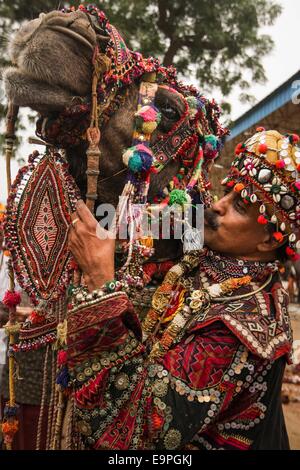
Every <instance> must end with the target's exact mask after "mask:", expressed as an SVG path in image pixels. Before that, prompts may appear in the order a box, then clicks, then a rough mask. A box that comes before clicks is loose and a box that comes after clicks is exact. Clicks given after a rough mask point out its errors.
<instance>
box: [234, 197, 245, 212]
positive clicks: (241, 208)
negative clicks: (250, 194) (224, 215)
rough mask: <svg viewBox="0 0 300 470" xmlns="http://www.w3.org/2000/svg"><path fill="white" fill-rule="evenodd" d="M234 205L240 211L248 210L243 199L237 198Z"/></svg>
mask: <svg viewBox="0 0 300 470" xmlns="http://www.w3.org/2000/svg"><path fill="white" fill-rule="evenodd" d="M234 207H235V208H236V209H237V210H238V212H242V213H245V212H246V208H245V205H244V203H243V201H242V200H241V199H236V200H235V202H234Z"/></svg>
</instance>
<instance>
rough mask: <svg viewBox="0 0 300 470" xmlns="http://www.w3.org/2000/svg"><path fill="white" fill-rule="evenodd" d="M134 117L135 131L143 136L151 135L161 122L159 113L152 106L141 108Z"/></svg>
mask: <svg viewBox="0 0 300 470" xmlns="http://www.w3.org/2000/svg"><path fill="white" fill-rule="evenodd" d="M135 117H136V119H135V125H136V129H137V130H138V131H141V132H143V133H144V134H152V132H154V131H155V129H156V128H157V126H158V125H159V123H160V121H161V113H160V112H159V111H158V109H156V108H154V107H153V106H143V107H142V108H141V109H140V110H139V111H138V112H137V113H136V114H135Z"/></svg>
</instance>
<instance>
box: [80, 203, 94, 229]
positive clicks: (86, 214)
mask: <svg viewBox="0 0 300 470" xmlns="http://www.w3.org/2000/svg"><path fill="white" fill-rule="evenodd" d="M76 213H77V214H78V216H79V218H80V220H81V221H82V222H84V223H85V224H87V225H89V227H96V226H97V220H96V219H95V217H94V216H93V214H92V213H91V211H90V210H89V209H88V207H87V206H86V205H85V203H84V202H83V201H82V200H81V199H80V200H79V201H78V202H77V204H76Z"/></svg>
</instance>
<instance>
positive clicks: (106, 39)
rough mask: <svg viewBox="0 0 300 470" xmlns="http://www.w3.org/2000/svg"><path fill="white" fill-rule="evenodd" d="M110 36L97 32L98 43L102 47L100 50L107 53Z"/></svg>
mask: <svg viewBox="0 0 300 470" xmlns="http://www.w3.org/2000/svg"><path fill="white" fill-rule="evenodd" d="M109 40H110V38H109V37H107V36H103V34H97V43H98V46H99V48H100V51H101V52H102V53H103V54H105V52H106V48H107V45H108V43H109Z"/></svg>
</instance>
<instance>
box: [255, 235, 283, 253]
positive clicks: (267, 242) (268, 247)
mask: <svg viewBox="0 0 300 470" xmlns="http://www.w3.org/2000/svg"><path fill="white" fill-rule="evenodd" d="M285 242H286V239H284V240H283V241H282V242H278V241H277V240H275V238H274V237H273V233H270V232H269V231H267V232H266V235H265V238H264V240H263V241H262V242H260V243H259V244H258V245H257V250H258V251H260V252H261V253H267V252H269V251H276V250H277V249H278V248H280V247H281V246H282V245H284V244H285Z"/></svg>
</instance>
